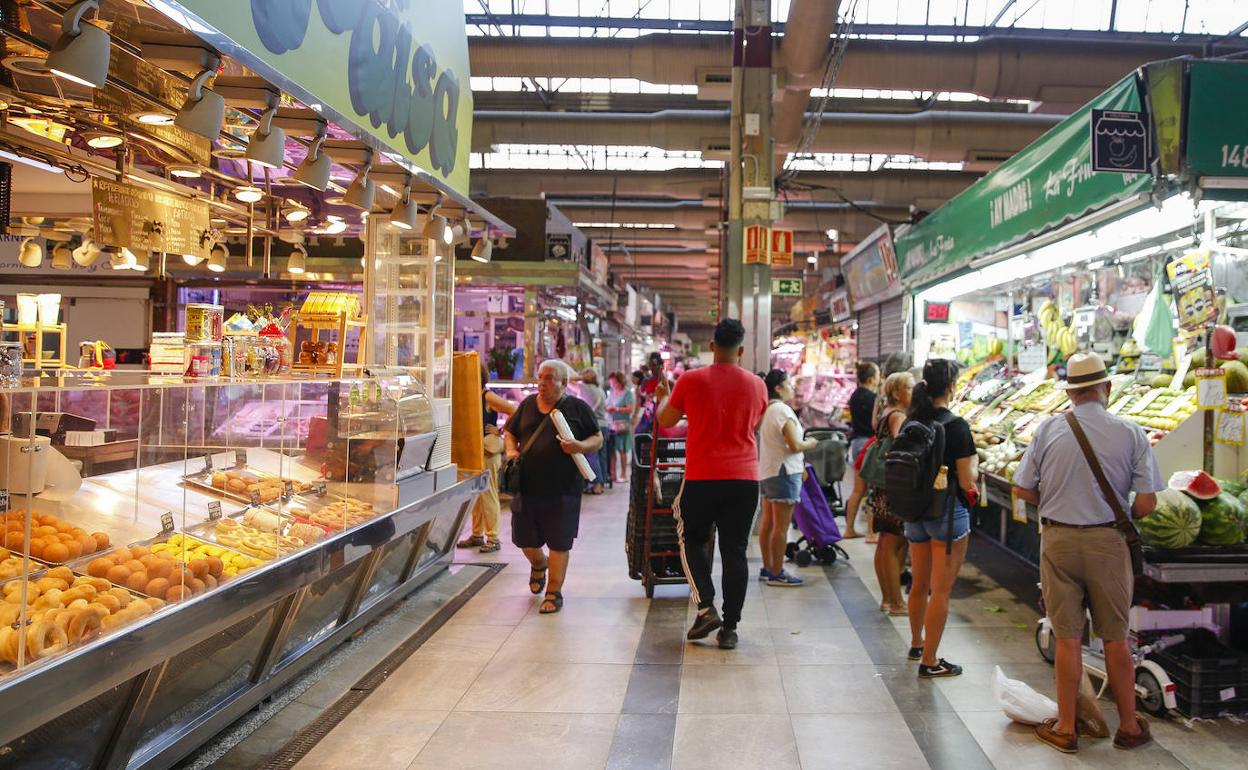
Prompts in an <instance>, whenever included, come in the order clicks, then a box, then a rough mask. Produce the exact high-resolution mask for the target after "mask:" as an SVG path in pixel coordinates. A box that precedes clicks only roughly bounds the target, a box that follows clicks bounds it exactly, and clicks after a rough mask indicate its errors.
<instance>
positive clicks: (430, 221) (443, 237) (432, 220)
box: [421, 198, 455, 246]
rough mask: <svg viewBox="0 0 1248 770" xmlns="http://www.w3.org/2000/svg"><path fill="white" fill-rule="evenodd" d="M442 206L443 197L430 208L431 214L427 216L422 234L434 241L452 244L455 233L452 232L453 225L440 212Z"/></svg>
mask: <svg viewBox="0 0 1248 770" xmlns="http://www.w3.org/2000/svg"><path fill="white" fill-rule="evenodd" d="M441 208H442V199H441V198H439V199H438V202H437V203H435V204H433V208H431V209H429V215H428V216H427V217H426V218H425V227H424V229H423V230H421V234H422V235H424V236H425V237H426V238H428V239H430V240H434V241H439V242H441V243H445V244H446V245H448V246H449V245H451V241H452V240H454V238H455V235H454V233H452V232H451V227H450V225H448V224H447V223H446V217H444V216H442V215H441V214H439V213H438V211H439V210H440V209H441Z"/></svg>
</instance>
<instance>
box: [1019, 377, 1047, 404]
mask: <svg viewBox="0 0 1248 770" xmlns="http://www.w3.org/2000/svg"><path fill="white" fill-rule="evenodd" d="M1044 383H1045V380H1036V381H1034V382H1029V383H1027V384H1026V385H1024V386H1023V389H1022V390H1020V391H1018V392H1017V393H1015V394H1014V396H1013V397H1012V398H1011V399H1010V400H1011V401H1013V400H1014V399H1016V398H1022V397H1023V396H1026V395H1028V394H1030V393H1031V392H1032V391H1033V390H1035V389H1036V388H1038V387H1040V386H1041V385H1043V384H1044Z"/></svg>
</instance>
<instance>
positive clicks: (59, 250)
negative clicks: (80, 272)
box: [52, 243, 74, 270]
mask: <svg viewBox="0 0 1248 770" xmlns="http://www.w3.org/2000/svg"><path fill="white" fill-rule="evenodd" d="M73 263H74V257H73V253H72V252H71V251H70V249H69V246H67V245H66V244H64V243H58V244H56V246H55V247H53V249H52V267H53V269H55V270H68V269H69V266H70V265H72V264H73Z"/></svg>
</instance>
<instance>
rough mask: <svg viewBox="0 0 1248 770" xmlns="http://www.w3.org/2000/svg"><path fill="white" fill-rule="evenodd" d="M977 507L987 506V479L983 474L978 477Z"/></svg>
mask: <svg viewBox="0 0 1248 770" xmlns="http://www.w3.org/2000/svg"><path fill="white" fill-rule="evenodd" d="M979 507H980V508H987V507H988V479H987V477H985V476H980V477H979Z"/></svg>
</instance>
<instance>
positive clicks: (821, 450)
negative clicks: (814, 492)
mask: <svg viewBox="0 0 1248 770" xmlns="http://www.w3.org/2000/svg"><path fill="white" fill-rule="evenodd" d="M806 438H813V439H814V440H816V441H818V442H819V444H818V445H817V446H816V447H815V448H814V449H811V450H808V451H807V452H806V463H807V464H806V467H807V468H811V467H812V466H813V468H814V470H813V471H812V473H813V475H814V476H815V478H817V479H818V484H819V487H820V489H821V490H822V491H823V496H824V497H825V498H827V501H828V504H829V505H830V506H831V507H832V511H833V512H834V513H837V514H840V513H843V512H844V511H845V500H844V498H843V497H842V496H841V479H843V478H845V471H846V469H847V468H848V467H849V439H848V438H846V437H845V433H844V432H843V431H839V430H835V429H833V428H810V429H808V430H807V431H806Z"/></svg>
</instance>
